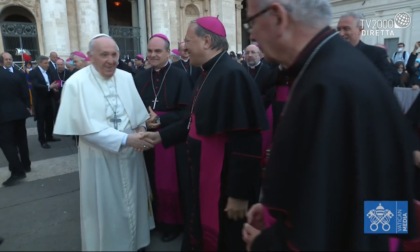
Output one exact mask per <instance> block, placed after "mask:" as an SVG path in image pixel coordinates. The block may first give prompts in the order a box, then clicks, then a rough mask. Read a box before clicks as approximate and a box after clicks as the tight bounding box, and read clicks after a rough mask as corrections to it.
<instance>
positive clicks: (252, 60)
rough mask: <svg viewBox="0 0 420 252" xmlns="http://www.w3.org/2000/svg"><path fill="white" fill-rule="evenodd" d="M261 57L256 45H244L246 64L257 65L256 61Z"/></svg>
mask: <svg viewBox="0 0 420 252" xmlns="http://www.w3.org/2000/svg"><path fill="white" fill-rule="evenodd" d="M261 58H262V53H261V50H260V48H258V46H256V45H253V44H251V45H249V46H247V47H246V49H245V57H244V59H245V62H246V63H247V64H248V66H250V67H254V66H256V65H258V63H259V62H260V61H261Z"/></svg>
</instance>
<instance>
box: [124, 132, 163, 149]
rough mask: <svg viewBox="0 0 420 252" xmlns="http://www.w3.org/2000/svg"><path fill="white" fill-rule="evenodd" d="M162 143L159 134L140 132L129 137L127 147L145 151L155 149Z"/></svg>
mask: <svg viewBox="0 0 420 252" xmlns="http://www.w3.org/2000/svg"><path fill="white" fill-rule="evenodd" d="M161 141H162V139H161V138H160V134H159V132H138V133H132V134H129V135H128V137H127V143H126V145H127V146H130V147H132V148H134V149H136V150H137V151H145V150H149V149H151V148H153V147H154V146H155V145H156V144H158V143H160V142H161Z"/></svg>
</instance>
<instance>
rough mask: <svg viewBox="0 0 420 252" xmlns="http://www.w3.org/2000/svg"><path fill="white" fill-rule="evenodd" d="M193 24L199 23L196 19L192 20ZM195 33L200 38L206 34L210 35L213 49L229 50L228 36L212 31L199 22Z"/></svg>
mask: <svg viewBox="0 0 420 252" xmlns="http://www.w3.org/2000/svg"><path fill="white" fill-rule="evenodd" d="M191 24H197V21H196V20H193V21H191ZM195 35H197V36H198V37H200V38H203V37H205V36H206V35H208V36H210V39H211V49H213V50H223V51H227V50H228V49H229V43H228V41H227V39H226V38H224V37H221V36H219V35H217V34H215V33H213V32H211V31H208V30H206V29H204V28H203V27H201V26H199V25H198V24H197V27H196V28H195Z"/></svg>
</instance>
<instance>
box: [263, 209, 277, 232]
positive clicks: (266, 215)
mask: <svg viewBox="0 0 420 252" xmlns="http://www.w3.org/2000/svg"><path fill="white" fill-rule="evenodd" d="M263 219H264V226H265V228H269V227H271V226H273V225H274V223H276V221H277V220H276V219H275V218H274V217H273V216H271V214H270V211H269V210H268V208H266V207H263Z"/></svg>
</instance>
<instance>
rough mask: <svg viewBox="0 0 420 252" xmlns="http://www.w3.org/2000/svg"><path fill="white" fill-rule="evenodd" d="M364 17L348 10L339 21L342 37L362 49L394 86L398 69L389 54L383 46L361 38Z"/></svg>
mask: <svg viewBox="0 0 420 252" xmlns="http://www.w3.org/2000/svg"><path fill="white" fill-rule="evenodd" d="M362 19H363V17H362V16H361V15H360V14H358V13H355V12H348V13H346V14H344V15H342V16H341V17H340V20H339V21H338V25H337V30H338V31H339V32H340V35H341V37H342V38H343V39H344V40H347V41H348V42H350V44H352V45H353V46H354V47H356V48H358V49H360V50H361V51H362V52H363V54H364V55H366V57H367V58H368V59H369V60H370V61H371V62H372V63H373V64H374V65H375V66H376V67H377V68H378V69H379V71H381V72H382V74H383V75H384V77H385V79H387V80H388V83H387V84H388V85H389V86H390V87H392V84H393V82H394V78H395V74H394V72H395V71H396V70H395V68H394V67H393V66H392V65H391V62H389V60H388V55H387V54H386V51H385V50H384V49H383V48H380V47H377V46H371V45H367V44H365V43H363V42H362V41H361V40H360V37H361V36H362V30H363V24H362ZM343 60H345V59H343Z"/></svg>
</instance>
